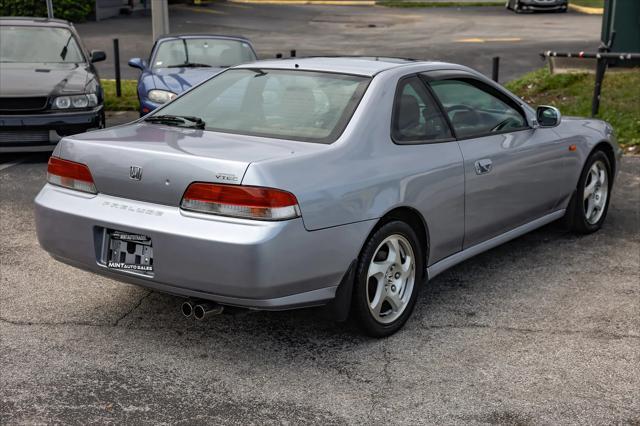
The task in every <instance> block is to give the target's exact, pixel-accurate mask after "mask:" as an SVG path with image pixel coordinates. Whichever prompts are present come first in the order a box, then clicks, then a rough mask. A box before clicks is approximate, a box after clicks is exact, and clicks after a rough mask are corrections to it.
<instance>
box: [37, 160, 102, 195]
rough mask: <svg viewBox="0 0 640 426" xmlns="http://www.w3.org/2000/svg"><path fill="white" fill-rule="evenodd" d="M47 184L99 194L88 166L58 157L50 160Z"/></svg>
mask: <svg viewBox="0 0 640 426" xmlns="http://www.w3.org/2000/svg"><path fill="white" fill-rule="evenodd" d="M47 182H49V183H51V184H53V185H58V186H63V187H65V188H69V189H75V190H77V191H83V192H89V193H92V194H96V193H97V192H98V191H96V185H95V184H94V182H93V176H91V172H90V171H89V168H88V167H87V166H85V165H84V164H80V163H76V162H73V161H69V160H63V159H62V158H58V157H51V158H49V165H48V167H47Z"/></svg>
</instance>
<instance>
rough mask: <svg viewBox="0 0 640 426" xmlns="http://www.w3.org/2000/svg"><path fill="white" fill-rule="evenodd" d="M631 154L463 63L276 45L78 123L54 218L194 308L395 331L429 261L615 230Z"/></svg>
mask: <svg viewBox="0 0 640 426" xmlns="http://www.w3.org/2000/svg"><path fill="white" fill-rule="evenodd" d="M620 156H621V150H620V148H619V147H618V145H617V144H616V141H615V137H614V134H613V129H612V128H611V126H610V125H609V124H607V123H605V122H603V121H600V120H592V119H582V118H572V117H562V118H561V117H560V113H559V112H558V110H557V109H555V108H553V107H549V106H541V107H538V108H537V110H536V109H533V108H531V107H530V106H529V105H527V104H525V103H524V102H523V101H522V100H521V99H519V98H518V97H516V96H514V95H513V94H512V93H510V92H508V91H507V90H505V89H504V88H503V87H501V86H500V85H498V84H496V83H494V82H492V81H490V80H488V79H487V78H485V77H483V76H482V75H481V74H479V73H477V72H475V71H473V70H471V69H469V68H466V67H463V66H460V65H455V64H448V63H440V62H416V61H408V60H399V59H392V58H307V59H291V60H274V61H263V62H256V63H253V64H248V65H240V66H237V67H233V68H230V69H228V70H226V71H224V72H223V73H221V74H219V75H217V76H215V77H213V78H211V79H209V80H207V81H205V82H204V83H202V84H200V85H198V86H196V87H195V88H193V89H192V90H190V91H188V92H186V93H184V94H183V95H182V96H180V97H178V98H176V99H175V100H173V101H172V102H170V103H168V104H167V105H165V106H163V107H161V108H159V109H158V110H156V111H154V112H153V113H152V114H150V115H149V116H147V117H145V118H142V119H140V120H139V121H136V122H134V123H131V124H128V125H124V126H120V127H114V128H110V129H103V130H98V131H93V132H90V133H85V134H81V135H74V136H69V137H65V138H64V139H62V141H61V142H60V143H59V144H58V146H57V147H56V149H55V151H54V152H53V156H52V157H51V159H50V161H49V166H48V177H47V181H48V183H46V184H45V186H44V188H43V189H42V191H41V192H40V193H39V194H38V196H37V198H36V223H37V232H38V238H39V241H40V244H41V246H42V247H43V248H44V249H45V250H47V251H48V252H49V253H51V255H52V256H53V257H55V258H56V259H58V260H60V261H62V262H65V263H68V264H70V265H73V266H76V267H79V268H82V269H86V270H89V271H92V272H96V273H99V274H103V275H106V276H108V277H111V278H114V279H118V280H121V281H126V282H129V283H133V284H137V285H140V286H144V287H148V288H150V289H154V290H157V291H162V292H167V293H173V294H176V295H180V296H184V297H187V298H188V299H187V301H186V302H185V303H184V304H183V305H182V310H183V313H184V314H185V315H186V316H192V315H193V316H195V317H196V318H198V319H201V318H203V317H205V316H207V315H208V314H211V313H219V312H221V311H222V309H223V307H224V306H225V305H226V306H239V307H246V308H251V309H266V310H283V309H291V308H301V307H309V306H320V305H327V311H328V312H331V313H332V315H334V318H336V319H339V320H343V319H346V318H347V316H348V314H349V313H350V314H351V316H352V317H353V318H354V319H355V320H356V322H357V323H358V324H359V325H360V326H361V327H362V329H363V331H364V332H365V333H367V334H369V335H372V336H386V335H389V334H391V333H393V332H395V331H397V330H398V329H399V328H400V327H402V325H403V324H404V323H405V322H406V321H407V318H408V317H409V316H410V315H411V312H412V310H413V307H414V304H415V301H416V297H417V294H418V289H419V288H420V286H421V285H422V284H423V282H425V280H426V278H433V277H435V276H436V275H438V274H439V273H441V272H442V271H444V270H446V269H447V268H450V267H451V266H453V265H455V264H457V263H459V262H462V261H463V260H465V259H468V258H469V257H471V256H473V255H476V254H478V253H480V252H483V251H485V250H488V249H490V248H492V247H495V246H497V245H499V244H501V243H504V242H506V241H508V240H511V239H513V238H516V237H518V236H520V235H522V234H524V233H526V232H529V231H531V230H533V229H535V228H538V227H540V226H542V225H545V224H547V223H549V222H552V221H555V220H557V219H561V218H564V219H565V220H566V222H567V224H568V226H570V227H571V229H573V230H574V231H576V232H579V233H590V232H593V231H596V230H598V229H599V228H600V227H601V226H602V223H603V221H604V220H605V217H606V215H607V207H608V204H609V199H610V194H611V189H612V184H613V181H614V177H615V175H616V173H617V172H618V165H619V162H620Z"/></svg>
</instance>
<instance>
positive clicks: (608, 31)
mask: <svg viewBox="0 0 640 426" xmlns="http://www.w3.org/2000/svg"><path fill="white" fill-rule="evenodd" d="M614 32H615V37H614V39H613V43H612V44H611V50H610V51H611V52H614V53H640V0H605V2H604V14H603V15H602V36H601V39H602V42H603V43H604V44H607V43H609V40H611V35H612V34H613V33H614ZM610 65H615V66H625V67H626V66H638V65H640V61H617V63H610Z"/></svg>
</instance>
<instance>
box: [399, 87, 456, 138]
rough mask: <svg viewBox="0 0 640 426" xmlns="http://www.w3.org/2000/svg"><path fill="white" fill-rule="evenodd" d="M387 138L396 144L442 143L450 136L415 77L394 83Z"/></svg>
mask: <svg viewBox="0 0 640 426" xmlns="http://www.w3.org/2000/svg"><path fill="white" fill-rule="evenodd" d="M391 135H392V137H393V140H394V141H395V142H396V143H399V144H415V143H427V142H435V141H443V140H447V139H450V138H451V137H452V136H451V131H450V130H449V126H448V125H447V122H446V121H445V118H444V115H443V114H442V112H441V111H440V108H438V106H437V104H436V102H435V100H434V99H433V97H432V96H431V94H429V92H428V90H427V88H426V86H425V85H424V83H423V82H422V80H420V79H419V78H418V77H409V78H405V79H403V80H401V81H400V83H399V84H398V89H397V91H396V99H395V105H394V107H393V119H392V124H391Z"/></svg>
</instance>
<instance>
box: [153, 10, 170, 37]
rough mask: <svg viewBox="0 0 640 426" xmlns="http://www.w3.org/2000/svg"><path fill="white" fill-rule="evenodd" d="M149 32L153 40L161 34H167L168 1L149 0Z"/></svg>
mask: <svg viewBox="0 0 640 426" xmlns="http://www.w3.org/2000/svg"><path fill="white" fill-rule="evenodd" d="M151 33H152V35H153V42H154V43H155V41H156V40H157V39H158V37H160V36H161V35H163V34H169V1H168V0H151Z"/></svg>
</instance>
